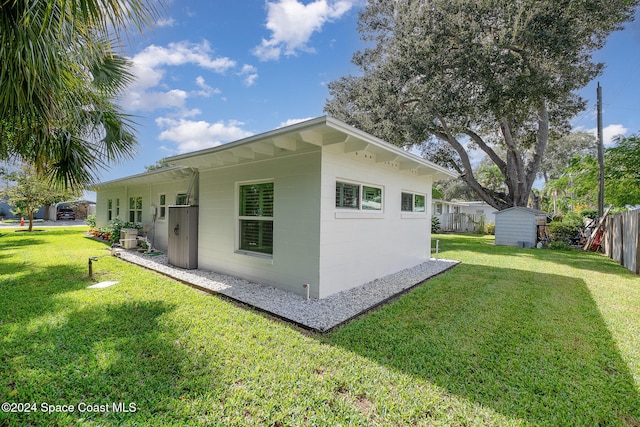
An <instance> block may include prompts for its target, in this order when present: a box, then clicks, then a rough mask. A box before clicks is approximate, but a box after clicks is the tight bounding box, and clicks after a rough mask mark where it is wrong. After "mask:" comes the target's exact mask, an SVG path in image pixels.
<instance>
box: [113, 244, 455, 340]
mask: <svg viewBox="0 0 640 427" xmlns="http://www.w3.org/2000/svg"><path fill="white" fill-rule="evenodd" d="M118 255H119V256H120V257H121V258H122V259H124V260H127V261H129V262H132V263H134V264H138V265H142V266H144V267H147V268H149V269H152V270H156V271H158V272H160V273H163V274H165V275H167V276H170V277H173V278H175V279H178V280H180V281H183V282H187V283H191V284H193V285H196V286H198V287H200V288H205V289H207V290H210V291H213V292H215V293H219V294H223V295H226V296H228V297H230V298H232V299H234V300H237V301H240V302H243V303H245V304H249V305H251V306H254V307H257V308H259V309H261V310H264V311H267V312H269V313H272V314H274V315H276V316H278V317H281V318H284V319H287V320H290V321H292V322H294V323H297V324H299V325H301V326H304V327H307V328H310V329H315V330H317V331H321V332H326V331H328V330H329V329H331V328H334V327H335V326H337V325H339V324H341V323H343V322H345V321H347V320H349V319H351V318H353V317H354V316H357V315H358V314H360V313H362V312H365V311H367V310H369V309H371V308H372V307H375V306H377V305H379V304H381V303H383V302H384V301H386V300H388V299H390V298H392V297H394V296H395V295H398V294H401V293H402V292H404V291H406V290H407V289H409V288H412V287H414V286H416V285H417V284H420V283H422V282H424V281H425V280H426V279H428V278H430V277H433V276H435V275H437V274H440V273H442V272H443V271H446V270H448V269H450V268H452V267H454V266H455V265H457V264H458V261H452V260H443V259H440V260H438V261H436V260H435V259H433V258H432V259H431V260H430V261H426V262H424V263H422V264H420V265H418V266H416V267H413V268H408V269H406V270H402V271H399V272H397V273H394V274H390V275H388V276H385V277H382V278H380V279H376V280H374V281H372V282H369V283H366V284H364V285H362V286H358V287H356V288H353V289H349V290H347V291H343V292H340V293H337V294H333V295H331V296H329V297H327V298H323V299H313V298H312V299H309V300H306V299H305V298H304V297H302V296H300V295H297V294H294V293H292V292H287V291H283V290H281V289H277V288H274V287H272V286H265V285H260V284H257V283H252V282H249V281H247V280H244V279H240V278H237V277H233V276H228V275H225V274H219V273H214V272H211V271H207V270H200V269H197V270H184V269H181V268H178V267H173V266H171V265H168V263H167V256H166V255H156V256H144V255H142V254H139V253H137V252H131V251H125V250H119V251H118Z"/></svg>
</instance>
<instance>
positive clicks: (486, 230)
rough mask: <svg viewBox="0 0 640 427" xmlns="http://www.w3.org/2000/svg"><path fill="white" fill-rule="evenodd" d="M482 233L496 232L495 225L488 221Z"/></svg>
mask: <svg viewBox="0 0 640 427" xmlns="http://www.w3.org/2000/svg"><path fill="white" fill-rule="evenodd" d="M484 233H485V234H492V235H494V234H496V225H495V224H494V223H493V222H488V223H487V224H486V225H485V226H484Z"/></svg>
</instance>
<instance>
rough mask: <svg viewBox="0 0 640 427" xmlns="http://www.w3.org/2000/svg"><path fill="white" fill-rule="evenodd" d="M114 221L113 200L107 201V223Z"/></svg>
mask: <svg viewBox="0 0 640 427" xmlns="http://www.w3.org/2000/svg"><path fill="white" fill-rule="evenodd" d="M111 220H113V199H108V200H107V221H111Z"/></svg>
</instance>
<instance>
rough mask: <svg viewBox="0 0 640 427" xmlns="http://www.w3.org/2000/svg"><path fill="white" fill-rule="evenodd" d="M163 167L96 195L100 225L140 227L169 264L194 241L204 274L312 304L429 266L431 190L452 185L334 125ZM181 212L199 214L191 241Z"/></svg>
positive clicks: (418, 161)
mask: <svg viewBox="0 0 640 427" xmlns="http://www.w3.org/2000/svg"><path fill="white" fill-rule="evenodd" d="M167 162H168V163H169V164H170V165H172V166H170V167H168V168H164V169H160V170H156V171H151V172H148V173H143V174H140V175H135V176H131V177H126V178H123V179H118V180H115V181H110V182H105V183H102V184H97V185H95V186H94V190H95V191H96V192H97V211H96V221H97V224H98V226H104V225H105V224H106V223H107V222H108V221H109V220H110V219H114V218H116V217H119V218H122V219H124V220H129V221H132V222H137V223H141V224H142V225H143V227H144V228H145V229H146V230H147V231H148V232H149V234H150V236H151V237H150V240H153V245H154V247H156V248H158V249H160V250H167V251H168V252H169V253H168V255H169V259H170V260H171V258H172V254H171V252H172V250H174V251H175V250H176V249H175V247H178V246H174V244H173V243H172V241H174V240H175V239H180V238H182V237H180V236H187V235H189V236H191V237H190V238H191V242H190V245H189V246H192V245H193V243H194V242H193V239H197V244H196V247H195V248H194V249H193V250H194V251H197V256H196V258H197V267H198V268H201V269H207V270H211V271H216V272H220V273H225V274H229V275H233V276H237V277H242V278H245V279H247V280H250V281H254V282H257V283H263V284H266V285H272V286H275V287H278V288H280V289H284V290H287V291H291V292H296V293H299V294H302V295H305V294H306V288H305V285H308V286H309V288H310V289H309V293H310V295H311V296H312V297H314V298H324V297H327V296H329V295H331V294H334V293H337V292H340V291H343V290H346V289H350V288H352V287H356V286H359V285H362V284H364V283H367V282H370V281H372V280H375V279H376V278H379V277H382V276H385V275H388V274H391V273H395V272H397V271H400V270H403V269H405V268H410V267H414V266H416V265H418V264H420V263H422V262H424V261H426V260H428V259H429V258H430V247H431V235H430V222H431V221H430V219H431V185H432V182H433V181H435V180H440V179H448V178H450V177H453V176H454V175H453V174H452V173H451V172H449V171H448V170H446V169H444V168H442V167H440V166H437V165H435V164H433V163H431V162H429V161H426V160H424V159H422V158H420V157H417V156H415V155H413V154H411V153H409V152H407V151H404V150H402V149H400V148H398V147H396V146H393V145H391V144H388V143H386V142H384V141H382V140H380V139H378V138H375V137H373V136H371V135H369V134H367V133H365V132H362V131H360V130H358V129H355V128H353V127H351V126H348V125H346V124H345V123H342V122H340V121H338V120H336V119H334V118H331V117H319V118H316V119H312V120H308V121H305V122H301V123H298V124H295V125H292V126H288V127H284V128H279V129H275V130H272V131H270V132H266V133H263V134H259V135H255V136H251V137H249V138H245V139H242V140H239V141H236V142H232V143H228V144H225V145H222V146H218V147H213V148H208V149H205V150H201V151H196V152H192V153H187V154H182V155H178V156H175V157H170V158H168V159H167ZM179 205H182V206H185V205H191V206H192V207H193V206H198V208H197V209H198V213H197V220H196V219H195V218H196V217H192V219H191V220H190V224H191V225H190V226H189V227H190V228H191V229H190V230H185V229H184V228H185V225H184V224H183V225H182V228H180V224H177V226H176V225H174V223H172V218H171V216H172V214H173V212H176V214H175V215H174V219H173V221H175V217H177V212H178V211H179V208H178V207H177V206H179ZM192 210H193V209H192ZM170 224H171V226H170ZM192 227H197V231H195V232H194V230H193V229H192ZM176 236H178V237H176ZM185 238H186V237H185ZM191 267H194V265H191Z"/></svg>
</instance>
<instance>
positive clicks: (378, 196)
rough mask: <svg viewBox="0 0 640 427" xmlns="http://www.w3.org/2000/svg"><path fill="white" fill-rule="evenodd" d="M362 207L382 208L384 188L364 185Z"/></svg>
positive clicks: (366, 208) (370, 209) (374, 209)
mask: <svg viewBox="0 0 640 427" xmlns="http://www.w3.org/2000/svg"><path fill="white" fill-rule="evenodd" d="M362 209H364V210H368V211H380V210H382V188H377V187H367V186H366V185H363V186H362Z"/></svg>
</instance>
